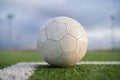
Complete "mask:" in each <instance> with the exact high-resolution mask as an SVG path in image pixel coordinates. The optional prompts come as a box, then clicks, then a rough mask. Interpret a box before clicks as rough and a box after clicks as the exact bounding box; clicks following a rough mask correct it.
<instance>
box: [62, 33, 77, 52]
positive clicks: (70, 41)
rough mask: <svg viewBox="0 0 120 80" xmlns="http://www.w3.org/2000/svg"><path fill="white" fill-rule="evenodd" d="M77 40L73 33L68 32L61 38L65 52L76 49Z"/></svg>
mask: <svg viewBox="0 0 120 80" xmlns="http://www.w3.org/2000/svg"><path fill="white" fill-rule="evenodd" d="M76 43H77V40H76V39H75V38H74V37H72V36H71V35H69V34H67V35H65V36H64V37H63V38H62V39H61V40H60V45H61V47H62V49H63V51H64V52H66V51H74V50H75V46H76Z"/></svg>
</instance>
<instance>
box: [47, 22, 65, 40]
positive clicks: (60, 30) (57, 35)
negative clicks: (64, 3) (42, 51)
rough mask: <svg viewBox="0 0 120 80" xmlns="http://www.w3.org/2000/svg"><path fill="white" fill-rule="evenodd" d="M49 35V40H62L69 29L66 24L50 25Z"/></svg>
mask: <svg viewBox="0 0 120 80" xmlns="http://www.w3.org/2000/svg"><path fill="white" fill-rule="evenodd" d="M56 31H57V32H56ZM47 33H48V34H47V35H48V39H51V40H60V39H61V38H62V37H63V36H64V35H65V34H67V29H66V26H65V24H64V23H53V24H51V25H49V27H48V29H47Z"/></svg>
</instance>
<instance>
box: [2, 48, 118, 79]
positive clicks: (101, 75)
mask: <svg viewBox="0 0 120 80" xmlns="http://www.w3.org/2000/svg"><path fill="white" fill-rule="evenodd" d="M38 61H43V60H42V59H41V57H40V55H39V53H38V52H37V51H36V50H24V51H21V50H14V51H12V52H8V51H0V69H3V68H5V67H7V66H9V65H12V64H15V63H18V62H38ZM82 61H120V52H119V51H88V52H87V53H86V55H85V57H84V58H83V59H82ZM58 79H59V80H120V65H76V66H73V67H66V68H57V67H51V66H38V67H37V68H36V70H35V72H34V73H33V75H32V76H31V77H30V78H29V80H58Z"/></svg>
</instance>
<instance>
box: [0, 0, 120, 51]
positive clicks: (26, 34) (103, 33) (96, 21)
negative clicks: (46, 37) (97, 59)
mask: <svg viewBox="0 0 120 80" xmlns="http://www.w3.org/2000/svg"><path fill="white" fill-rule="evenodd" d="M57 16H68V17H71V18H74V19H76V20H78V21H79V22H80V23H81V24H82V25H83V27H84V28H85V30H86V32H87V36H88V40H89V46H88V50H119V49H120V0H0V50H36V39H37V33H38V31H39V28H40V27H41V25H42V24H43V23H44V22H45V21H46V20H47V19H49V18H52V17H57Z"/></svg>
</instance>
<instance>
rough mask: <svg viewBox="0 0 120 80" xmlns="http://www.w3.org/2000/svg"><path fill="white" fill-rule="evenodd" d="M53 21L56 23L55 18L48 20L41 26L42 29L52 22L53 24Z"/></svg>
mask: <svg viewBox="0 0 120 80" xmlns="http://www.w3.org/2000/svg"><path fill="white" fill-rule="evenodd" d="M53 23H54V18H52V19H49V20H48V21H46V22H45V23H44V24H43V25H42V26H41V28H40V31H41V30H44V29H46V28H48V27H49V25H51V24H53Z"/></svg>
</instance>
